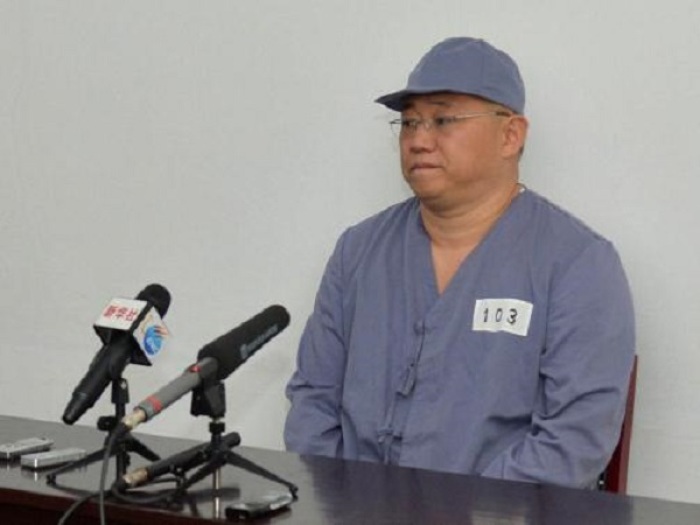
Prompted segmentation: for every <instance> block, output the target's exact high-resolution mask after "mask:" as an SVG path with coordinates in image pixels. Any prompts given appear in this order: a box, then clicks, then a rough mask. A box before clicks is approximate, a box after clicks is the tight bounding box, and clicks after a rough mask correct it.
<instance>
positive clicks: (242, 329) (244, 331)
mask: <svg viewBox="0 0 700 525" xmlns="http://www.w3.org/2000/svg"><path fill="white" fill-rule="evenodd" d="M287 325H289V313H288V312H287V310H286V309H285V308H284V307H282V306H279V305H274V306H269V307H268V308H266V309H265V310H263V311H262V312H260V313H259V314H257V315H256V316H255V317H253V318H251V319H249V320H248V321H246V322H245V323H243V324H242V325H240V326H238V327H237V328H234V329H233V330H231V331H230V332H228V333H226V334H224V335H222V336H221V337H219V338H218V339H215V340H214V341H212V342H211V343H209V344H207V345H205V346H204V347H203V348H202V349H201V350H200V351H199V353H198V354H197V362H196V363H195V364H193V365H191V366H189V367H187V368H186V369H185V371H184V372H183V373H182V375H180V377H178V378H176V379H174V380H173V381H171V382H170V383H168V384H167V385H165V386H164V387H163V388H161V389H160V390H158V392H156V393H155V394H153V395H150V396H148V397H147V398H146V399H144V400H143V401H141V402H140V403H139V404H138V405H136V407H135V408H134V410H133V411H132V412H131V413H130V414H127V415H126V416H124V418H123V419H122V422H121V425H120V427H121V428H120V430H119V431H120V432H127V431H129V430H133V429H134V428H136V427H137V426H138V425H140V424H141V423H143V422H144V421H148V420H149V419H151V418H153V417H154V416H156V415H157V414H159V413H160V412H161V411H162V410H163V409H165V408H167V407H169V406H170V405H172V404H173V403H174V402H175V401H177V400H178V399H180V398H181V397H182V396H184V395H185V394H187V393H188V392H191V391H192V390H194V389H195V388H197V387H198V386H199V385H200V384H202V383H204V382H206V381H208V380H210V379H215V380H216V381H221V380H222V379H226V378H227V377H228V376H229V375H231V374H232V373H233V371H234V370H236V369H237V368H238V367H239V366H241V365H242V364H243V363H245V362H246V361H247V360H248V358H249V357H250V356H252V355H253V354H254V353H255V352H257V351H258V350H259V349H260V347H262V346H263V345H264V344H265V343H267V342H268V341H269V340H270V339H272V338H273V337H275V336H276V335H277V334H279V333H280V332H281V331H282V330H284V329H285V328H286V327H287Z"/></svg>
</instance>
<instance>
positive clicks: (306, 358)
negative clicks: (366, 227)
mask: <svg viewBox="0 0 700 525" xmlns="http://www.w3.org/2000/svg"><path fill="white" fill-rule="evenodd" d="M344 237H345V235H343V236H341V238H340V239H339V241H338V243H337V245H336V247H335V250H334V252H333V255H332V256H331V258H330V260H329V261H328V264H327V266H326V270H325V272H324V275H323V278H322V280H321V285H320V288H319V290H318V293H317V295H316V301H315V304H314V310H313V312H312V314H311V317H310V318H309V320H308V321H307V324H306V328H305V329H304V333H303V334H302V337H301V342H300V344H299V351H298V354H297V369H296V371H295V372H294V374H293V375H292V378H291V379H290V381H289V383H288V384H287V388H286V395H287V398H288V399H289V400H290V401H291V408H290V410H289V413H288V414H287V420H286V423H285V427H284V441H285V445H286V447H287V450H290V451H292V452H297V453H300V454H316V455H323V456H331V457H341V455H342V443H343V441H342V440H343V438H342V432H341V421H340V403H341V396H342V384H343V375H344V371H345V361H346V348H345V342H344V338H343V289H342V288H343V287H342V251H343V239H344Z"/></svg>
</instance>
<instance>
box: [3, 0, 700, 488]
mask: <svg viewBox="0 0 700 525" xmlns="http://www.w3.org/2000/svg"><path fill="white" fill-rule="evenodd" d="M698 27H700V4H698V3H697V2H695V1H691V0H670V1H668V2H663V3H653V4H649V3H640V2H639V1H633V0H618V1H616V2H610V1H609V0H608V1H602V0H589V1H588V2H561V1H556V0H540V1H534V0H533V1H530V2H520V1H514V0H511V1H502V2H488V1H486V0H481V1H459V0H433V1H431V2H426V1H416V0H413V1H407V0H385V1H383V2H374V1H364V2H361V1H358V2H347V1H320V0H316V1H312V0H303V1H296V2H288V1H286V2H285V1H282V0H278V1H273V0H257V1H255V2H241V1H238V2H235V1H230V0H228V1H209V2H202V1H190V2H188V1H184V0H179V1H173V0H171V1H168V2H143V1H111V2H106V1H102V2H100V1H94V0H83V1H79V0H73V1H64V2H53V1H48V0H47V1H32V0H2V1H0V64H1V66H0V240H1V245H0V332H1V333H2V336H3V341H2V344H1V346H0V355H1V356H2V365H1V366H0V413H3V414H16V415H26V416H31V417H35V418H44V419H52V420H58V419H59V418H60V416H61V414H62V412H63V409H64V407H65V404H66V402H67V400H68V398H69V396H70V392H71V390H72V388H73V387H74V385H75V383H76V382H77V380H78V379H79V378H80V377H81V376H82V374H83V373H84V371H85V369H86V368H87V365H88V362H89V361H90V359H91V357H92V355H93V354H94V352H95V351H96V349H97V348H98V346H99V345H98V341H97V338H96V337H95V336H94V334H93V333H92V329H91V324H92V322H93V320H94V319H95V317H96V316H97V314H98V313H99V311H100V309H101V308H102V307H103V306H104V304H105V303H106V302H107V301H108V300H109V299H110V298H111V297H113V296H127V297H129V296H133V295H134V294H136V293H137V292H138V291H139V290H140V289H141V288H142V287H143V286H144V285H146V284H147V283H149V282H160V283H162V284H164V285H165V286H167V287H168V288H169V290H170V291H171V293H172V295H173V302H172V305H171V310H170V313H169V314H168V316H167V319H166V320H167V323H168V325H169V326H170V328H171V329H172V331H173V332H174V340H173V341H172V344H171V346H170V348H169V350H168V352H167V354H166V355H164V356H163V357H162V359H161V360H160V362H159V363H157V365H156V366H154V367H153V368H150V369H147V368H143V367H136V366H132V367H129V368H128V369H127V372H126V376H127V378H128V379H129V380H130V382H131V394H132V398H133V400H134V401H137V400H138V399H140V398H141V397H142V396H144V395H145V394H147V393H149V391H151V390H153V389H154V388H155V387H158V386H160V385H161V384H163V383H164V382H166V381H167V380H169V379H170V378H172V377H174V376H175V374H177V373H179V372H180V371H181V369H182V368H184V367H185V366H186V365H187V364H189V363H190V362H191V361H192V360H193V359H194V356H195V355H196V352H197V350H198V349H199V348H200V347H201V346H202V344H204V343H206V342H208V341H209V340H211V339H213V338H214V337H216V336H218V335H220V334H222V333H224V332H225V331H227V330H229V329H231V328H232V327H234V326H236V325H237V324H239V323H240V322H242V321H244V320H245V319H247V318H248V317H250V316H252V315H253V314H254V313H256V312H258V311H259V310H261V309H262V308H264V307H265V306H267V305H269V304H272V303H281V304H283V305H285V306H286V307H287V308H288V309H289V310H290V312H291V315H292V325H291V326H290V328H289V329H288V330H287V331H286V332H285V333H284V334H282V335H281V336H279V337H278V338H277V339H276V340H275V341H273V342H272V343H270V344H269V345H268V346H267V347H266V348H265V349H263V350H262V351H261V352H260V353H259V354H258V355H256V356H255V358H254V359H252V360H251V361H250V362H248V363H247V364H246V365H245V366H244V367H243V368H241V369H240V370H238V371H237V372H236V373H235V374H234V375H233V376H232V377H231V378H229V380H228V381H227V383H226V384H227V392H228V402H229V412H228V417H227V420H228V423H229V425H228V427H229V429H231V430H233V429H236V430H238V431H240V432H241V434H242V436H243V439H244V442H245V443H246V444H249V445H257V446H263V447H273V448H281V447H282V440H281V429H282V423H283V418H284V414H285V412H286V409H287V404H286V400H285V399H284V396H283V388H284V384H285V381H286V379H287V377H288V376H289V374H290V373H291V371H292V368H293V362H294V357H295V353H296V344H297V341H298V338H299V335H300V332H301V329H302V328H303V325H304V322H305V319H306V317H307V316H308V314H309V311H310V308H311V305H312V301H313V296H314V294H315V290H316V286H317V283H318V280H319V278H320V274H321V272H322V269H323V266H324V264H325V261H326V258H327V256H328V255H329V253H330V250H331V249H332V246H333V244H334V242H335V239H336V237H337V236H338V235H339V233H340V232H341V231H342V229H343V228H344V227H345V226H347V225H349V224H351V223H353V222H356V221H358V220H360V219H361V218H362V217H364V216H366V215H368V214H370V213H373V212H375V211H378V210H380V209H382V208H383V207H385V206H386V205H389V204H390V203H393V202H396V201H398V200H401V199H403V198H404V197H405V196H407V195H408V192H407V190H406V189H405V188H404V187H403V185H402V183H401V181H400V175H399V173H398V170H397V167H396V157H397V153H396V148H395V146H394V141H393V139H392V136H391V133H390V131H389V129H388V126H387V125H386V121H387V120H388V118H389V112H387V111H386V110H384V109H383V108H382V107H380V106H378V105H376V104H373V103H372V100H373V98H374V97H376V96H378V95H380V94H382V93H384V92H386V91H389V90H393V89H395V88H398V87H400V86H402V84H403V83H404V81H405V77H406V74H407V73H408V71H409V70H410V68H411V67H412V66H413V64H414V63H415V61H416V60H417V59H418V57H419V56H420V55H421V54H422V53H423V52H424V51H425V50H426V49H427V48H428V47H429V46H431V45H432V44H433V43H435V42H437V41H438V40H441V39H442V38H444V37H446V36H453V35H464V34H468V35H473V36H482V37H485V38H487V39H488V40H490V41H492V42H493V43H494V44H496V45H498V46H500V47H502V48H504V49H506V50H508V51H509V52H510V53H511V54H512V55H513V56H514V58H515V59H516V60H517V61H518V62H519V64H520V66H521V70H522V73H523V76H524V78H525V81H526V85H527V87H528V96H529V98H528V106H527V113H528V115H529V117H530V120H531V135H530V141H529V144H528V149H527V153H526V156H525V159H524V162H523V180H524V182H525V183H526V184H528V185H529V186H531V187H532V188H534V189H536V190H537V191H538V192H540V193H542V194H544V195H546V196H548V197H550V198H551V199H553V200H555V201H557V202H558V203H560V204H561V205H563V206H564V207H567V208H568V209H569V210H571V211H572V212H574V213H576V214H577V215H579V216H580V217H581V218H583V219H584V220H585V221H587V222H588V223H589V224H590V225H591V226H593V227H594V228H596V229H598V230H599V231H601V232H602V233H603V234H605V235H606V236H607V237H609V238H610V239H612V240H613V241H614V242H615V243H616V245H617V247H618V248H619V251H620V253H621V255H622V257H623V260H624V262H625V263H626V267H627V270H628V274H629V277H630V280H631V282H632V286H633V290H634V297H635V300H636V307H637V313H638V324H639V328H638V336H639V348H638V352H639V355H640V360H641V361H640V372H639V384H638V399H637V408H636V416H635V424H634V436H633V451H632V461H631V471H630V476H631V479H630V491H631V492H632V493H633V494H638V495H648V496H657V497H662V498H670V499H676V500H685V501H692V502H700V477H699V474H698V472H700V410H698V408H697V406H698V403H697V398H698V397H699V396H700V371H699V369H700V352H699V350H700V343H698V341H700V303H699V302H698V301H697V294H698V292H699V291H700V286H699V285H700V277H699V272H698V268H697V266H698V261H699V257H698V256H699V255H700V253H699V252H700V250H699V248H698V239H697V233H696V232H697V230H698V227H700V213H699V212H698V204H697V201H698V195H700V181H699V179H698V177H697V172H698V166H697V157H698V151H699V148H698V144H699V143H700V105H698V103H697V99H698V95H700V89H699V87H700V60H699V58H698V49H700V32H698V30H697V28H698ZM104 397H105V399H104V400H102V401H101V402H100V403H99V405H98V407H96V408H95V409H93V410H91V411H90V412H88V413H87V414H86V415H85V417H84V418H83V419H82V420H81V423H87V424H92V422H93V421H94V420H95V418H96V417H97V416H98V415H100V414H103V413H108V412H109V411H110V410H111V407H110V405H109V402H108V397H109V396H108V395H105V396H104ZM142 428H143V430H144V431H149V432H154V433H161V434H171V435H177V436H194V437H202V438H205V437H206V435H207V430H206V421H204V420H195V419H193V418H191V417H190V416H189V402H188V401H181V402H180V403H179V404H177V405H175V406H174V407H173V408H172V409H171V410H170V411H169V413H168V414H167V415H164V416H162V417H161V418H159V419H156V420H154V421H153V422H152V423H149V425H148V426H144V427H142Z"/></svg>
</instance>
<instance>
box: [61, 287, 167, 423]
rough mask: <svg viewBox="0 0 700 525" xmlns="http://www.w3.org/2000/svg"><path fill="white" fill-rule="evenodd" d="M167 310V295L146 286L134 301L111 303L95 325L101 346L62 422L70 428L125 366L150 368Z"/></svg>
mask: <svg viewBox="0 0 700 525" xmlns="http://www.w3.org/2000/svg"><path fill="white" fill-rule="evenodd" d="M169 307H170V293H169V292H168V290H166V289H165V287H163V286H161V285H160V284H150V285H148V286H146V287H145V288H144V289H143V290H141V292H139V294H138V295H137V296H136V299H135V300H134V299H113V300H112V301H110V303H109V304H108V305H107V307H106V308H105V309H104V310H103V312H102V315H101V316H100V318H99V319H98V320H97V322H96V323H95V331H96V332H97V334H98V335H99V336H100V339H102V342H103V344H104V346H102V348H101V349H100V350H99V351H98V352H97V354H96V355H95V357H94V358H93V360H92V362H91V363H90V366H89V367H88V371H87V372H86V373H85V376H83V379H81V381H80V383H78V386H76V387H75V390H73V395H72V397H71V400H70V401H69V402H68V405H67V406H66V409H65V411H64V412H63V421H64V422H65V423H66V424H68V425H72V424H73V423H75V422H76V421H77V420H78V419H80V418H81V417H82V415H83V414H84V413H85V412H87V411H88V410H89V409H90V408H92V406H93V405H94V404H95V402H96V401H97V400H98V399H99V398H100V396H101V395H102V392H104V391H105V389H106V388H107V385H109V384H110V382H111V381H112V380H115V379H118V378H119V377H120V376H121V374H122V372H124V369H125V368H126V365H128V364H129V363H136V364H141V365H150V360H149V357H152V356H153V355H155V354H157V353H158V352H159V351H160V349H161V345H162V342H163V337H164V336H165V334H166V333H167V330H166V329H165V326H164V325H163V324H162V321H161V318H162V317H164V316H165V314H166V313H167V312H168V308H169Z"/></svg>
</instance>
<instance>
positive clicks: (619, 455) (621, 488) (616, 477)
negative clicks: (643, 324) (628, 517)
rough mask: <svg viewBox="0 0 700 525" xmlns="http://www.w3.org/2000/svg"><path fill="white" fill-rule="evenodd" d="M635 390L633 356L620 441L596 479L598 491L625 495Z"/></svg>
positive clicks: (635, 375) (635, 358)
mask: <svg viewBox="0 0 700 525" xmlns="http://www.w3.org/2000/svg"><path fill="white" fill-rule="evenodd" d="M636 390H637V356H634V363H633V364H632V372H631V373H630V384H629V388H628V390H627V407H626V409H625V419H624V420H623V421H622V430H621V432H620V439H619V441H618V442H617V447H615V452H613V455H612V457H611V458H610V461H609V462H608V466H607V467H606V468H605V471H604V472H603V473H602V474H601V475H600V478H599V479H598V489H600V490H605V491H607V492H615V493H618V494H627V467H628V466H629V459H630V445H631V442H632V419H633V417H634V396H635V392H636Z"/></svg>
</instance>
